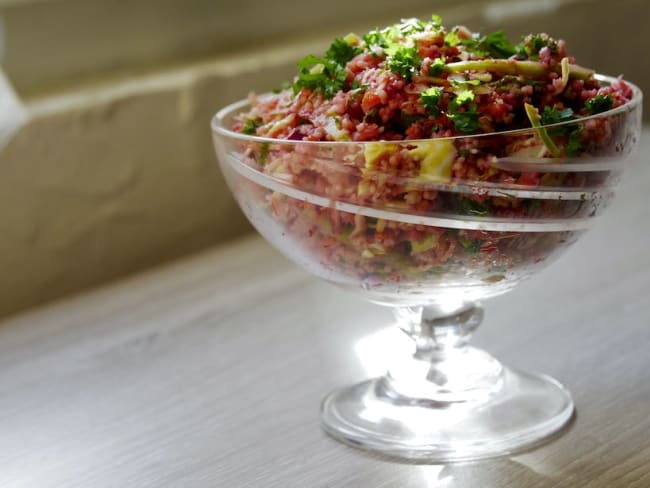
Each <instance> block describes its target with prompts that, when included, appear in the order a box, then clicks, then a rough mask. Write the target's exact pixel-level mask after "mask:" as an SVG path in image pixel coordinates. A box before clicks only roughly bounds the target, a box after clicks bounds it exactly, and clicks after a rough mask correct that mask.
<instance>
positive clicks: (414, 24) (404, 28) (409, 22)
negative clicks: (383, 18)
mask: <svg viewBox="0 0 650 488" xmlns="http://www.w3.org/2000/svg"><path fill="white" fill-rule="evenodd" d="M426 27H427V23H426V22H423V21H422V20H420V19H415V18H411V19H402V22H401V23H399V24H395V25H394V26H393V29H394V32H398V33H400V34H402V36H408V35H410V34H413V33H414V32H422V31H423V30H424V29H426ZM395 37H396V36H395Z"/></svg>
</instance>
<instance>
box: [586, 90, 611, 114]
mask: <svg viewBox="0 0 650 488" xmlns="http://www.w3.org/2000/svg"><path fill="white" fill-rule="evenodd" d="M613 105H614V100H612V97H611V95H596V96H595V97H594V98H592V99H590V100H587V101H586V102H585V109H586V110H587V113H588V114H589V115H594V114H599V113H601V112H606V111H607V110H609V109H610V108H612V106H613Z"/></svg>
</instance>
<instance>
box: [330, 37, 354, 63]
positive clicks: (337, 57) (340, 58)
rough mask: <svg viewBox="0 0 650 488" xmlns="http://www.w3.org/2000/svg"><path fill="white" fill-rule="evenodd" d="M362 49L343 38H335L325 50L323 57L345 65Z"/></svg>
mask: <svg viewBox="0 0 650 488" xmlns="http://www.w3.org/2000/svg"><path fill="white" fill-rule="evenodd" d="M362 51H363V49H360V48H358V47H356V46H352V45H350V44H348V43H347V42H345V41H344V40H343V39H340V38H336V39H334V42H332V44H331V45H330V47H329V49H328V50H327V51H326V52H325V58H326V59H329V60H331V61H334V62H335V63H336V64H340V65H342V66H345V64H346V63H347V62H348V61H350V60H351V59H352V58H353V57H355V56H356V55H357V54H359V53H361V52H362Z"/></svg>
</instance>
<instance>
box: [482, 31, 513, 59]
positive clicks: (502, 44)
mask: <svg viewBox="0 0 650 488" xmlns="http://www.w3.org/2000/svg"><path fill="white" fill-rule="evenodd" d="M481 45H482V47H483V48H484V49H486V50H487V51H488V52H489V53H490V54H491V55H492V56H493V57H495V58H509V57H510V56H514V55H515V54H518V52H519V50H518V49H517V47H515V46H514V45H513V44H512V43H511V42H510V41H509V40H508V38H507V37H506V35H505V34H504V33H503V31H497V32H494V33H492V34H489V35H487V36H485V37H484V38H482V39H481Z"/></svg>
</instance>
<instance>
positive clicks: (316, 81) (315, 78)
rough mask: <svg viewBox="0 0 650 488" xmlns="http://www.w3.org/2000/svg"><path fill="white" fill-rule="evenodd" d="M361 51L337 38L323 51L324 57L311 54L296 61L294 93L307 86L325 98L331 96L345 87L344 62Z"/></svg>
mask: <svg viewBox="0 0 650 488" xmlns="http://www.w3.org/2000/svg"><path fill="white" fill-rule="evenodd" d="M361 52H362V49H361V48H359V47H357V46H353V45H352V44H349V43H348V42H346V41H345V40H344V39H338V38H337V39H334V42H333V43H332V44H331V45H330V47H329V49H328V50H327V51H326V52H325V56H324V57H322V58H319V57H317V56H313V55H309V56H306V57H304V58H303V59H301V60H300V61H298V70H299V71H298V78H297V79H296V81H295V82H294V84H293V91H294V93H298V92H299V91H300V90H301V89H303V88H307V89H308V90H311V91H314V92H316V93H320V94H322V95H323V96H324V97H325V98H332V97H333V96H334V95H335V94H336V93H337V92H339V91H341V90H343V88H345V81H346V78H347V74H346V72H345V65H346V63H347V62H348V61H349V60H350V59H352V58H353V57H354V56H356V55H357V54H359V53H361Z"/></svg>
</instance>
